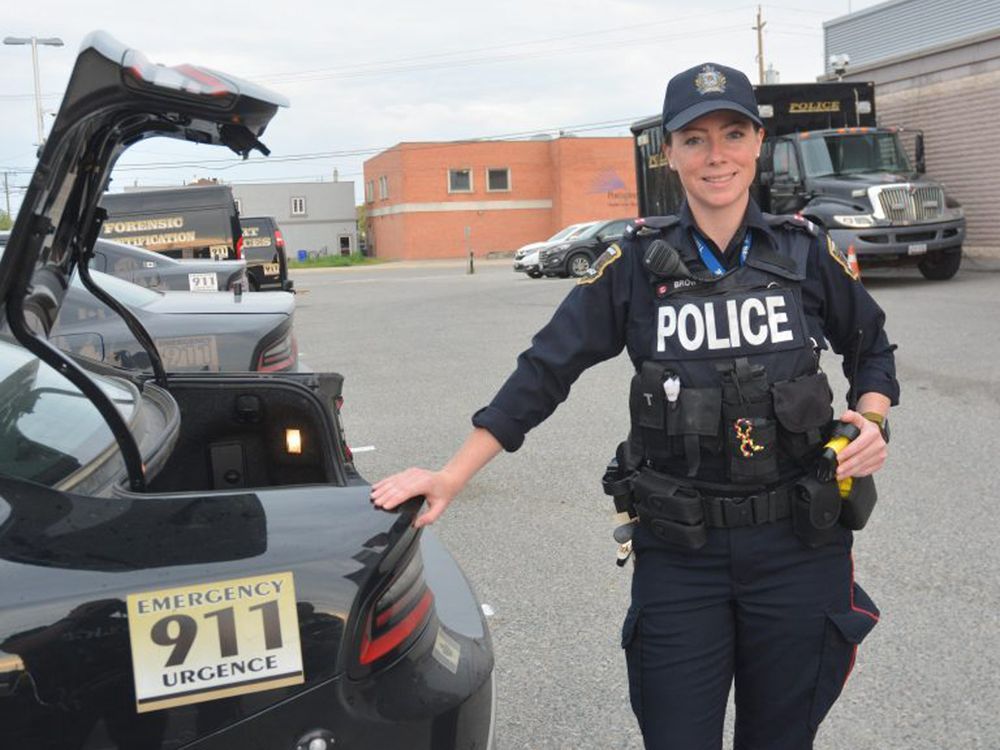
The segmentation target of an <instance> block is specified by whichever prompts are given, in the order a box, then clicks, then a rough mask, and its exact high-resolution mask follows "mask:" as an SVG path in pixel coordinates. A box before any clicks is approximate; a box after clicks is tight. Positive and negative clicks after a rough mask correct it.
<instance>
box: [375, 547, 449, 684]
mask: <svg viewBox="0 0 1000 750" xmlns="http://www.w3.org/2000/svg"><path fill="white" fill-rule="evenodd" d="M433 607H434V594H432V593H431V590H430V589H428V588H427V584H426V582H425V581H424V565H423V561H422V559H421V557H420V552H419V551H418V552H417V553H416V554H415V555H414V556H413V557H412V558H411V559H410V562H409V563H408V564H407V566H406V567H405V568H404V569H403V572H402V573H400V574H399V576H397V577H396V579H395V580H394V581H393V582H392V583H391V584H390V585H389V588H387V589H386V590H385V591H384V592H382V594H381V595H380V596H379V598H378V599H377V600H376V601H375V604H374V606H372V608H371V610H370V611H369V612H368V616H367V618H366V620H365V626H364V630H363V631H362V633H361V649H360V653H359V656H358V659H359V661H360V662H361V664H363V665H370V664H373V663H374V662H376V661H378V660H379V659H382V658H383V657H385V656H388V655H394V654H397V653H399V652H400V651H401V650H403V649H405V648H406V647H407V646H409V645H410V644H412V643H413V642H414V641H415V640H416V639H417V637H419V635H420V633H421V632H422V630H423V627H424V625H426V624H427V621H428V620H429V619H430V616H431V612H432V611H433Z"/></svg>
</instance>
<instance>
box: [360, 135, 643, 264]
mask: <svg viewBox="0 0 1000 750" xmlns="http://www.w3.org/2000/svg"><path fill="white" fill-rule="evenodd" d="M364 170H365V204H366V208H367V211H368V244H369V247H371V248H372V252H373V254H374V255H376V256H377V257H379V258H455V257H464V256H466V255H467V254H468V251H469V250H472V251H474V253H475V255H476V257H485V256H486V255H487V254H489V253H498V252H512V251H513V250H516V249H517V248H518V247H520V246H521V245H524V244H527V243H529V242H537V241H539V240H543V239H545V238H547V237H549V236H551V235H553V234H555V233H556V232H557V231H559V230H560V229H562V228H563V227H564V226H567V225H568V224H575V223H577V222H582V221H590V220H598V219H615V218H619V217H630V216H635V215H636V210H637V209H636V188H635V165H634V161H633V156H632V140H631V139H630V138H557V139H553V140H544V141H473V142H466V141H462V142H449V143H400V144H399V145H397V146H394V147H393V148H391V149H389V150H387V151H383V152H382V153H380V154H378V155H377V156H375V157H373V158H371V159H369V160H368V161H366V162H365V165H364Z"/></svg>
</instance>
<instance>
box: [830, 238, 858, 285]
mask: <svg viewBox="0 0 1000 750" xmlns="http://www.w3.org/2000/svg"><path fill="white" fill-rule="evenodd" d="M826 250H827V252H828V253H830V257H831V258H833V259H834V260H835V261H836V262H837V265H838V266H840V267H841V268H843V269H844V273H846V274H847V275H848V276H850V277H851V278H852V279H854V280H855V281H857V280H858V279H859V278H861V275H860V274H859V273H858V271H857V267H856V266H853V265H851V261H850V259H849V258H848V257H847V255H845V254H844V251H843V250H841V249H840V248H839V247H837V243H836V242H834V241H833V238H832V237H830V235H827V236H826Z"/></svg>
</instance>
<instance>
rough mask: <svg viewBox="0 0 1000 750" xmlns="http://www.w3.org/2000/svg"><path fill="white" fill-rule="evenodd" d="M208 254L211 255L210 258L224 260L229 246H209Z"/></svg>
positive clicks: (227, 255)
mask: <svg viewBox="0 0 1000 750" xmlns="http://www.w3.org/2000/svg"><path fill="white" fill-rule="evenodd" d="M208 254H209V255H210V256H211V258H212V260H226V259H227V258H228V257H229V248H228V247H226V246H225V245H222V246H221V247H210V248H208Z"/></svg>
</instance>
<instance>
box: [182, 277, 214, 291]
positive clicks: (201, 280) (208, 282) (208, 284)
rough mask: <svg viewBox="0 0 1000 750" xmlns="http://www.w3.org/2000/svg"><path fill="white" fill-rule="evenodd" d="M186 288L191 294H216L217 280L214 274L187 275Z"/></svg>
mask: <svg viewBox="0 0 1000 750" xmlns="http://www.w3.org/2000/svg"><path fill="white" fill-rule="evenodd" d="M188 286H189V287H190V289H191V291H192V292H217V291H219V279H218V278H217V277H216V275H215V274H214V273H189V274H188Z"/></svg>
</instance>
